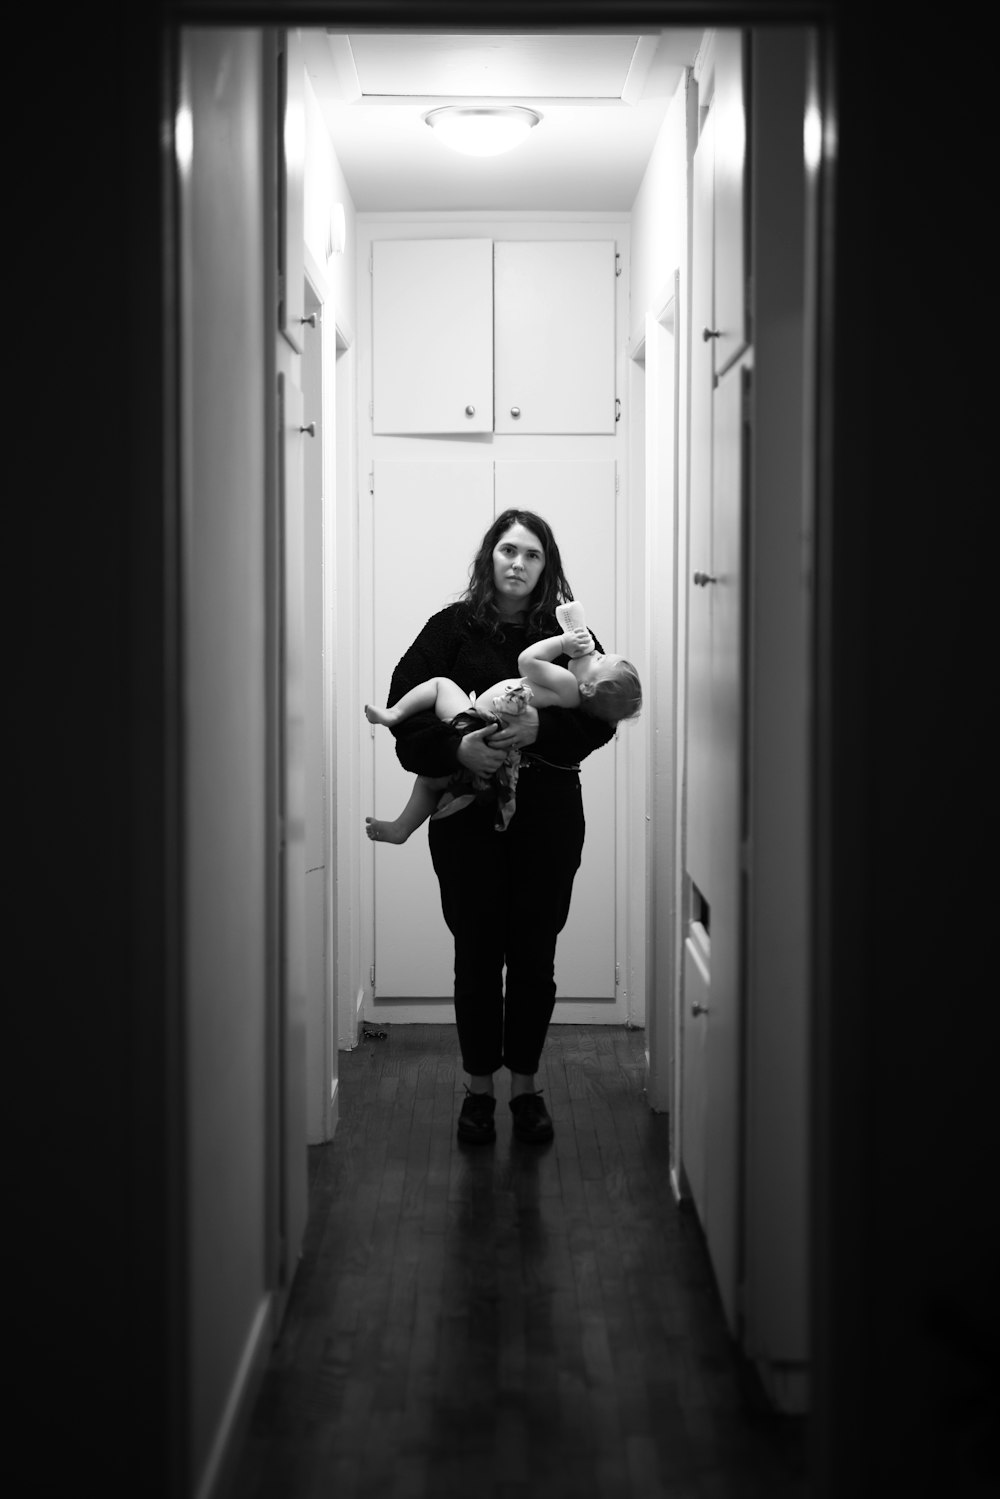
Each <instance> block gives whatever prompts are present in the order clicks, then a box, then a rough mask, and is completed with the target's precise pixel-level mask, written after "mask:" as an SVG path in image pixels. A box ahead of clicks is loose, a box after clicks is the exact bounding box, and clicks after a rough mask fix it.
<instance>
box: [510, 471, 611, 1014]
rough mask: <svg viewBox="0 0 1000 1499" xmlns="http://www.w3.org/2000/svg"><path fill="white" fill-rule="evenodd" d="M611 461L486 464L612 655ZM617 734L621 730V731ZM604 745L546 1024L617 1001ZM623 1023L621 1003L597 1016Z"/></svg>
mask: <svg viewBox="0 0 1000 1499" xmlns="http://www.w3.org/2000/svg"><path fill="white" fill-rule="evenodd" d="M615 499H616V496H615V463H614V460H613V459H603V460H602V459H586V458H580V459H563V460H559V459H551V460H545V459H540V460H538V461H537V462H529V461H525V462H517V461H512V462H500V463H498V464H497V466H496V509H497V513H498V514H499V513H500V512H501V511H503V510H506V509H508V508H511V507H515V508H519V509H524V510H533V511H534V512H535V514H536V515H540V516H541V517H542V518H543V520H546V521H548V522H549V525H550V526H551V527H552V531H553V534H554V536H555V538H556V540H557V541H558V543H559V553H560V556H561V557H562V563H563V570H564V571H565V573H566V576H567V578H568V579H569V584H570V587H571V588H572V590H573V593H574V595H575V597H576V598H578V599H580V600H581V602H582V603H583V605H584V608H585V610H586V614H587V622H588V624H589V625H591V626H592V627H593V629H594V632H595V633H596V635H597V636H598V638H599V640H600V642H601V644H602V645H603V647H604V649H605V650H606V651H613V650H615V648H616V646H615V627H616V621H617V613H616V588H615V576H616V565H615V560H616V549H615V537H616V519H615V508H616V507H615ZM620 732H621V733H629V732H630V726H628V725H626V726H625V728H624V729H622V730H621V731H620ZM616 760H617V745H616V744H615V742H614V741H612V742H611V743H610V744H606V745H603V746H602V747H601V749H599V750H595V751H594V752H593V754H591V755H588V756H587V758H586V759H585V760H584V762H583V765H582V768H581V772H580V781H581V785H582V787H583V809H584V816H585V817H586V820H587V835H586V841H585V843H584V847H583V863H582V865H581V867H580V870H579V872H578V874H577V876H576V879H575V881H574V883H573V900H572V904H571V906H570V914H569V920H568V921H567V923H566V927H565V929H564V930H563V932H562V933H561V935H560V937H559V943H558V946H557V947H556V1006H557V1008H556V1019H557V1020H559V1019H561V1018H563V1016H562V1014H561V1012H560V1009H559V1006H560V1005H561V1004H565V1003H566V1002H568V1001H572V1000H586V1001H595V1000H597V1001H601V1002H602V1003H603V1004H609V1005H618V1004H619V1000H618V990H617V989H616V986H615V883H616V870H615V847H616V844H615V770H616ZM602 1018H607V1019H609V1020H624V1018H625V1015H624V1006H623V1005H622V1007H621V1013H620V1014H619V1013H618V1012H617V1011H616V1012H615V1013H614V1014H609V1015H607V1016H606V1017H605V1016H602Z"/></svg>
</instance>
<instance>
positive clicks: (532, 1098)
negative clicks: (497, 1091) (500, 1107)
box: [510, 1093, 553, 1144]
mask: <svg viewBox="0 0 1000 1499" xmlns="http://www.w3.org/2000/svg"><path fill="white" fill-rule="evenodd" d="M510 1111H511V1113H512V1114H513V1115H514V1134H515V1135H516V1137H517V1138H518V1139H519V1140H526V1141H528V1142H529V1143H531V1144H541V1143H542V1141H543V1140H551V1139H552V1134H553V1130H552V1120H551V1119H550V1118H549V1111H548V1109H547V1108H546V1107H545V1105H544V1104H543V1103H542V1095H541V1093H522V1094H520V1095H519V1097H517V1098H512V1099H511V1101H510Z"/></svg>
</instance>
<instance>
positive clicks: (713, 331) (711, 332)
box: [701, 328, 722, 343]
mask: <svg viewBox="0 0 1000 1499" xmlns="http://www.w3.org/2000/svg"><path fill="white" fill-rule="evenodd" d="M701 336H702V338H703V340H704V341H705V343H708V340H709V339H710V338H721V337H722V333H721V331H720V329H718V328H702V330H701Z"/></svg>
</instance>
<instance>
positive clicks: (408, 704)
mask: <svg viewBox="0 0 1000 1499" xmlns="http://www.w3.org/2000/svg"><path fill="white" fill-rule="evenodd" d="M468 706H469V694H468V693H467V692H463V691H462V689H461V687H459V685H458V683H457V682H453V681H452V680H451V678H450V677H429V678H428V680H427V681H426V682H420V683H418V684H417V686H416V687H411V688H410V690H409V692H404V693H403V696H402V697H401V698H400V699H399V701H398V702H397V703H394V704H393V706H392V707H391V708H373V707H372V706H371V705H370V704H369V703H366V704H365V717H366V718H367V720H368V722H369V723H380V724H384V725H385V727H386V728H387V729H394V728H395V727H396V725H397V724H398V723H402V722H403V720H404V719H405V718H410V717H411V716H412V715H413V714H414V713H426V712H427V710H428V709H430V708H433V709H434V711H435V713H436V714H437V716H438V718H443V719H445V720H448V719H451V718H454V717H455V714H456V713H461V712H462V710H463V709H464V708H467V707H468Z"/></svg>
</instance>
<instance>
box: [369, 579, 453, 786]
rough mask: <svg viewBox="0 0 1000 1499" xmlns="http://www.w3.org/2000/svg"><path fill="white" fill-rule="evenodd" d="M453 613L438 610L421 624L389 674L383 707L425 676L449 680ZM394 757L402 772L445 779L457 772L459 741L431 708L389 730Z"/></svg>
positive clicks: (410, 689)
mask: <svg viewBox="0 0 1000 1499" xmlns="http://www.w3.org/2000/svg"><path fill="white" fill-rule="evenodd" d="M455 626H456V611H455V610H454V609H442V610H441V611H440V613H438V614H434V615H432V616H431V618H430V619H429V620H428V621H427V623H426V624H425V625H424V628H423V629H422V630H421V632H420V634H419V635H418V636H417V638H416V640H415V641H414V642H413V644H412V645H411V646H410V648H409V650H408V651H407V652H406V653H405V655H404V656H403V657H402V659H401V660H400V661H399V663H398V664H397V666H396V670H395V671H394V672H393V674H392V682H391V683H390V686H389V696H388V700H387V706H388V707H390V708H391V707H393V705H394V704H395V703H397V702H398V701H399V699H400V698H401V697H402V696H403V695H404V693H407V692H410V691H412V689H413V688H414V687H416V686H418V685H419V684H420V683H421V682H423V681H425V680H426V679H427V678H428V677H450V676H451V675H452V674H453V667H454V662H455V656H456V654H457V651H458V644H459V641H458V635H457V633H456V629H455ZM392 732H393V735H394V737H395V740H396V756H397V758H398V760H399V762H400V764H401V765H402V766H403V769H404V770H409V771H412V772H413V774H414V775H424V776H449V775H453V774H454V772H455V771H456V770H457V769H458V766H459V761H458V754H457V751H458V744H459V741H458V739H457V737H456V735H455V733H454V731H453V730H452V729H451V728H450V727H449V726H448V724H446V723H442V722H441V720H440V719H439V718H438V716H437V714H436V713H435V712H434V711H433V709H431V710H429V711H425V712H422V713H415V714H414V715H413V717H412V718H408V719H406V721H405V722H404V723H401V724H397V725H396V727H395V728H394V729H393V730H392Z"/></svg>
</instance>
